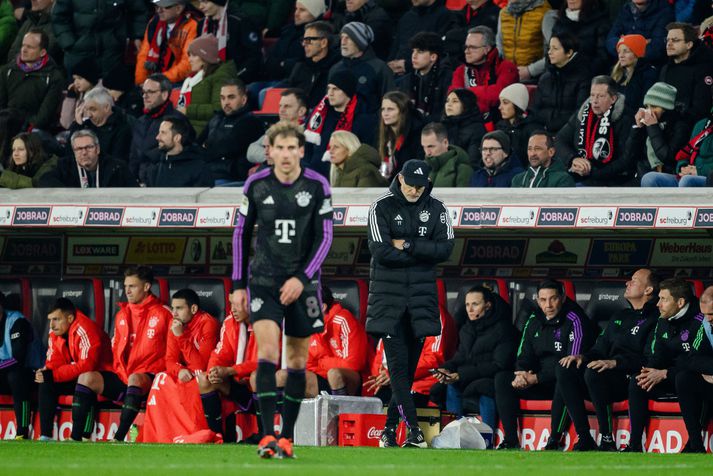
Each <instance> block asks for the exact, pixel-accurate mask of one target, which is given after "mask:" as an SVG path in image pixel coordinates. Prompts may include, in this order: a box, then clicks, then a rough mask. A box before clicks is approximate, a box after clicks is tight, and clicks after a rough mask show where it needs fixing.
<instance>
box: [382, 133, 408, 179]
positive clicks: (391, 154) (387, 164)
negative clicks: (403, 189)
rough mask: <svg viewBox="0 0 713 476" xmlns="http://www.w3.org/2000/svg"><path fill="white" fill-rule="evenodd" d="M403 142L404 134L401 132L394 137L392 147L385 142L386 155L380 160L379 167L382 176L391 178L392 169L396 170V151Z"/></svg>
mask: <svg viewBox="0 0 713 476" xmlns="http://www.w3.org/2000/svg"><path fill="white" fill-rule="evenodd" d="M404 142H406V136H405V135H403V134H401V135H400V136H398V137H397V138H396V144H395V145H394V146H393V148H392V146H391V144H390V143H388V144H386V149H387V152H388V155H387V156H386V157H384V160H383V161H382V162H381V169H380V172H381V175H383V176H384V177H386V178H391V175H392V174H393V172H394V170H396V168H397V166H398V164H397V163H396V152H398V151H400V150H401V147H403V146H404Z"/></svg>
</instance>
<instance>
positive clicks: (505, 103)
mask: <svg viewBox="0 0 713 476" xmlns="http://www.w3.org/2000/svg"><path fill="white" fill-rule="evenodd" d="M529 103H530V93H529V92H528V91H527V87H525V85H524V84H521V83H514V84H511V85H510V86H508V87H506V88H505V89H503V90H502V91H500V106H499V107H498V112H500V117H501V118H502V119H500V120H499V121H498V123H497V124H495V128H496V129H497V130H499V131H503V132H505V133H506V134H507V135H508V138H509V139H510V153H511V156H513V157H515V158H516V159H517V160H518V161H519V163H520V165H521V166H523V167H529V164H528V161H527V141H528V140H529V139H530V134H531V133H532V132H533V131H534V130H535V129H537V128H538V127H537V124H535V122H534V121H533V120H532V117H531V116H530V115H529V114H528V113H527V108H528V106H529Z"/></svg>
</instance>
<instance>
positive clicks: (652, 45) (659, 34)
mask: <svg viewBox="0 0 713 476" xmlns="http://www.w3.org/2000/svg"><path fill="white" fill-rule="evenodd" d="M672 21H674V14H673V7H671V5H670V4H669V2H668V1H667V0H649V3H648V5H647V7H646V10H644V11H643V12H641V11H639V9H638V8H636V7H635V6H634V4H633V3H632V2H631V1H628V2H626V3H625V4H624V5H623V6H622V7H621V11H620V12H619V15H618V16H617V18H616V20H615V21H614V24H613V25H612V27H611V30H609V35H608V36H607V51H608V52H609V55H610V56H612V57H616V56H617V53H616V43H617V41H619V37H620V36H622V35H632V34H639V35H642V36H644V37H645V38H646V39H649V40H651V41H650V42H649V44H648V45H646V56H645V58H646V59H647V60H649V61H650V62H651V63H653V64H660V63H663V61H664V60H665V59H666V34H667V32H666V25H668V24H669V23H671V22H672Z"/></svg>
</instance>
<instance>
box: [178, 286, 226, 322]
mask: <svg viewBox="0 0 713 476" xmlns="http://www.w3.org/2000/svg"><path fill="white" fill-rule="evenodd" d="M231 287H232V283H231V281H230V279H228V278H211V277H207V278H193V277H191V278H171V279H170V281H169V294H170V295H171V296H173V293H175V292H176V291H178V290H179V289H183V288H190V289H192V290H194V291H195V292H196V293H197V294H198V297H199V298H200V300H201V308H202V309H203V310H204V311H206V312H208V313H209V314H210V315H211V316H213V317H215V318H216V319H218V320H219V321H220V322H223V319H225V315H226V314H227V313H228V312H229V311H230V303H229V301H228V295H229V294H230V288H231Z"/></svg>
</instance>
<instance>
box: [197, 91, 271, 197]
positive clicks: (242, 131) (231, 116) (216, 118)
mask: <svg viewBox="0 0 713 476" xmlns="http://www.w3.org/2000/svg"><path fill="white" fill-rule="evenodd" d="M247 101H248V96H247V91H246V90H245V85H244V84H243V82H242V81H240V79H237V78H236V79H227V80H225V81H224V82H223V84H222V86H221V88H220V107H221V109H220V110H219V111H216V112H215V113H213V117H211V119H210V121H208V125H207V126H206V128H205V129H203V132H202V133H201V135H200V136H198V143H199V144H201V145H202V146H203V147H205V149H206V162H207V163H208V166H209V167H210V169H211V172H212V173H213V180H215V184H216V185H225V184H227V183H230V182H236V181H238V182H242V181H244V180H245V179H246V178H247V177H248V170H249V169H250V167H252V165H253V164H251V163H250V162H248V160H247V158H246V157H245V155H246V154H247V151H248V147H249V146H250V144H251V143H252V142H253V141H255V140H257V139H259V138H260V137H261V136H262V133H263V131H264V129H265V126H264V125H263V123H262V121H261V120H259V119H258V118H257V117H255V116H254V115H253V113H252V112H251V111H250V108H249V106H248V105H247Z"/></svg>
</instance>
